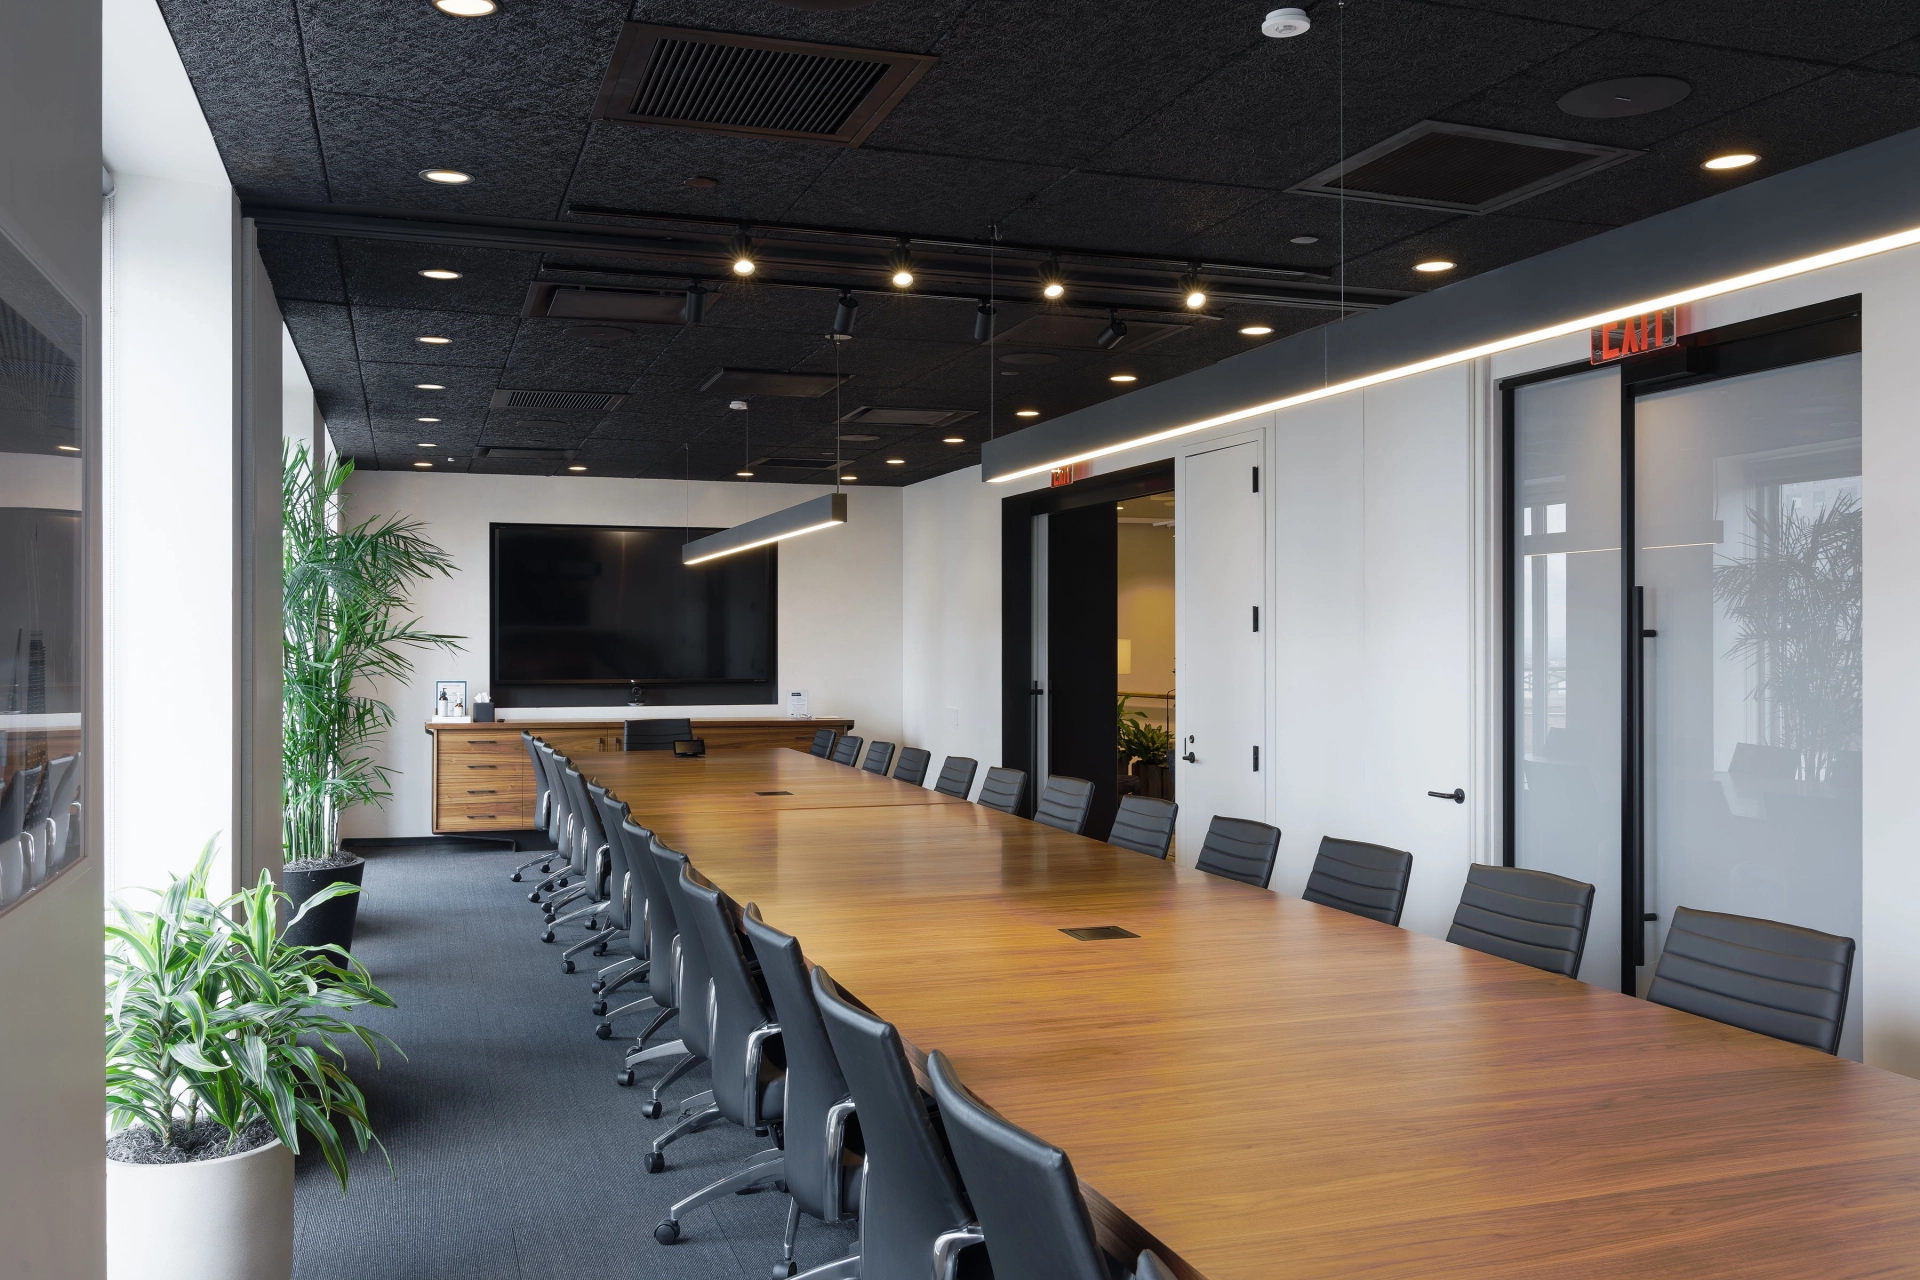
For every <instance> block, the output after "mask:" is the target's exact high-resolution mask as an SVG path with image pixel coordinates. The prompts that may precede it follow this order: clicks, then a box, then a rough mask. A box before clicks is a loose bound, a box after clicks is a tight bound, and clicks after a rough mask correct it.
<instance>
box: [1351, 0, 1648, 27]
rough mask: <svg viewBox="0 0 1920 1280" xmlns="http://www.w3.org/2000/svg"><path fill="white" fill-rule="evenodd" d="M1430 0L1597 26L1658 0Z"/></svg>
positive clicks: (1624, 17)
mask: <svg viewBox="0 0 1920 1280" xmlns="http://www.w3.org/2000/svg"><path fill="white" fill-rule="evenodd" d="M1434 3H1436V4H1450V5H1453V6H1455V7H1457V8H1461V9H1484V10H1486V11H1487V12H1489V13H1505V14H1512V15H1515V16H1518V17H1522V18H1541V19H1545V20H1548V21H1551V22H1564V23H1566V24H1567V25H1569V26H1576V27H1589V28H1593V29H1595V30H1601V29H1605V28H1608V27H1613V26H1617V25H1619V24H1620V23H1622V22H1625V21H1626V20H1627V19H1628V18H1631V17H1632V16H1633V15H1634V14H1636V13H1639V12H1641V11H1642V10H1644V9H1649V8H1651V7H1652V6H1653V5H1655V4H1657V3H1659V0H1434ZM1316 17H1317V20H1319V21H1322V22H1324V21H1327V20H1328V18H1329V15H1328V14H1327V13H1325V12H1324V11H1321V12H1318V13H1317V14H1316Z"/></svg>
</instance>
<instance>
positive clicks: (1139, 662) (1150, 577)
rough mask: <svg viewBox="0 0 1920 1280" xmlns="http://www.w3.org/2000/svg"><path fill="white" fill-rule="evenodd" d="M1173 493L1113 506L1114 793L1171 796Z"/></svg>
mask: <svg viewBox="0 0 1920 1280" xmlns="http://www.w3.org/2000/svg"><path fill="white" fill-rule="evenodd" d="M1174 511H1175V504H1174V495H1173V491H1172V490H1171V489H1168V490H1165V491H1164V492H1161V493H1150V494H1148V495H1146V496H1145V497H1144V498H1133V499H1129V500H1128V501H1126V502H1119V503H1115V504H1114V523H1115V526H1116V528H1115V535H1116V538H1115V541H1116V551H1115V556H1114V594H1115V604H1116V608H1115V615H1116V617H1115V622H1116V625H1117V630H1118V632H1119V634H1118V636H1117V637H1116V643H1115V645H1114V649H1115V653H1114V665H1115V667H1116V668H1117V671H1116V684H1117V686H1118V687H1117V688H1116V689H1115V691H1114V715H1115V730H1116V742H1115V755H1116V763H1117V776H1116V788H1115V789H1116V791H1117V792H1118V793H1119V794H1120V795H1123V796H1124V795H1143V796H1152V797H1153V798H1155V799H1159V800H1171V799H1173V765H1172V760H1171V755H1172V751H1173V743H1174V739H1175V737H1176V735H1177V734H1178V729H1177V728H1176V716H1175V700H1174V657H1173V618H1174V610H1173V575H1174V538H1175V536H1176V534H1175V529H1176V524H1175V519H1174Z"/></svg>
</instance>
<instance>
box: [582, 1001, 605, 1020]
mask: <svg viewBox="0 0 1920 1280" xmlns="http://www.w3.org/2000/svg"><path fill="white" fill-rule="evenodd" d="M587 1012H588V1013H591V1014H592V1015H593V1016H594V1017H596V1018H604V1017H606V1016H607V1002H606V1001H605V1000H595V1001H594V1002H593V1008H591V1009H589V1010H587Z"/></svg>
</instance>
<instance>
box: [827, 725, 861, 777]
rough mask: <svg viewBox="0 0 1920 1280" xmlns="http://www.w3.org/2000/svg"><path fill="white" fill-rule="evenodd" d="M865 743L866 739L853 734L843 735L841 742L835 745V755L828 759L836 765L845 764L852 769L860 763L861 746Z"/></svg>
mask: <svg viewBox="0 0 1920 1280" xmlns="http://www.w3.org/2000/svg"><path fill="white" fill-rule="evenodd" d="M865 741H866V739H864V738H861V737H857V736H856V735H854V734H851V733H845V734H842V735H840V741H838V742H836V743H834V744H833V754H832V755H830V756H828V757H827V759H829V760H831V761H833V762H834V763H835V764H844V765H846V766H847V767H849V768H852V767H853V766H854V765H856V764H858V763H859V761H860V744H861V743H862V742H865Z"/></svg>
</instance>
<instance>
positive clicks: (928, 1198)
mask: <svg viewBox="0 0 1920 1280" xmlns="http://www.w3.org/2000/svg"><path fill="white" fill-rule="evenodd" d="M813 998H814V1001H815V1003H816V1004H817V1005H818V1006H819V1008H820V1017H821V1020H822V1021H823V1022H825V1023H826V1027H827V1039H828V1040H830V1041H831V1042H832V1043H833V1055H834V1057H835V1058H836V1059H838V1061H839V1063H840V1070H841V1073H842V1074H844V1075H845V1076H846V1078H847V1085H848V1087H849V1088H851V1089H852V1091H853V1104H854V1106H855V1107H856V1108H857V1109H858V1110H857V1114H858V1116H859V1118H860V1140H861V1142H862V1143H864V1144H865V1146H866V1151H867V1177H866V1182H865V1183H864V1195H863V1198H862V1201H861V1205H860V1275H861V1276H862V1277H863V1280H896V1277H899V1278H903V1280H911V1278H913V1277H919V1276H927V1275H939V1274H940V1273H939V1272H938V1271H936V1270H933V1269H932V1268H933V1266H934V1260H935V1258H936V1257H941V1258H942V1259H953V1260H957V1261H958V1262H959V1264H960V1265H959V1267H958V1268H957V1273H958V1276H959V1277H961V1278H962V1280H972V1278H973V1277H975V1276H990V1275H991V1274H992V1273H991V1272H990V1271H987V1270H985V1269H984V1268H983V1264H984V1262H985V1260H986V1251H985V1250H983V1249H975V1248H968V1247H967V1246H969V1245H973V1244H977V1243H978V1242H979V1239H980V1236H979V1233H978V1231H977V1230H975V1229H974V1227H973V1207H972V1206H971V1205H970V1204H968V1203H967V1196H966V1192H965V1191H964V1190H962V1188H961V1185H960V1175H959V1172H958V1171H957V1170H956V1169H955V1168H954V1167H953V1157H952V1155H951V1154H950V1153H949V1152H948V1150H947V1142H946V1138H945V1137H944V1136H943V1135H942V1134H941V1132H940V1130H939V1128H938V1124H939V1122H938V1120H937V1119H936V1118H935V1117H934V1116H933V1115H932V1114H931V1113H930V1111H929V1109H928V1100H927V1097H926V1095H925V1094H923V1093H921V1092H920V1086H919V1085H917V1084H916V1083H914V1079H913V1068H912V1067H911V1066H909V1065H908V1064H907V1055H906V1051H905V1049H904V1048H902V1047H901V1044H900V1033H899V1032H898V1031H896V1030H894V1028H893V1024H892V1023H890V1022H883V1021H881V1020H880V1019H879V1018H876V1017H874V1016H873V1015H872V1014H871V1013H868V1012H867V1011H866V1010H865V1009H862V1008H860V1007H858V1006H857V1005H855V1004H853V1003H852V1002H851V1001H849V1000H848V999H847V998H846V997H845V996H843V995H842V994H841V993H840V988H839V987H838V986H837V985H835V983H834V981H833V978H832V976H831V975H830V974H828V973H827V971H826V970H825V969H823V968H820V967H819V966H817V965H816V966H815V967H814V970H813ZM936 1251H938V1252H936ZM952 1274H953V1273H949V1276H948V1277H947V1278H945V1280H951V1277H952Z"/></svg>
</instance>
